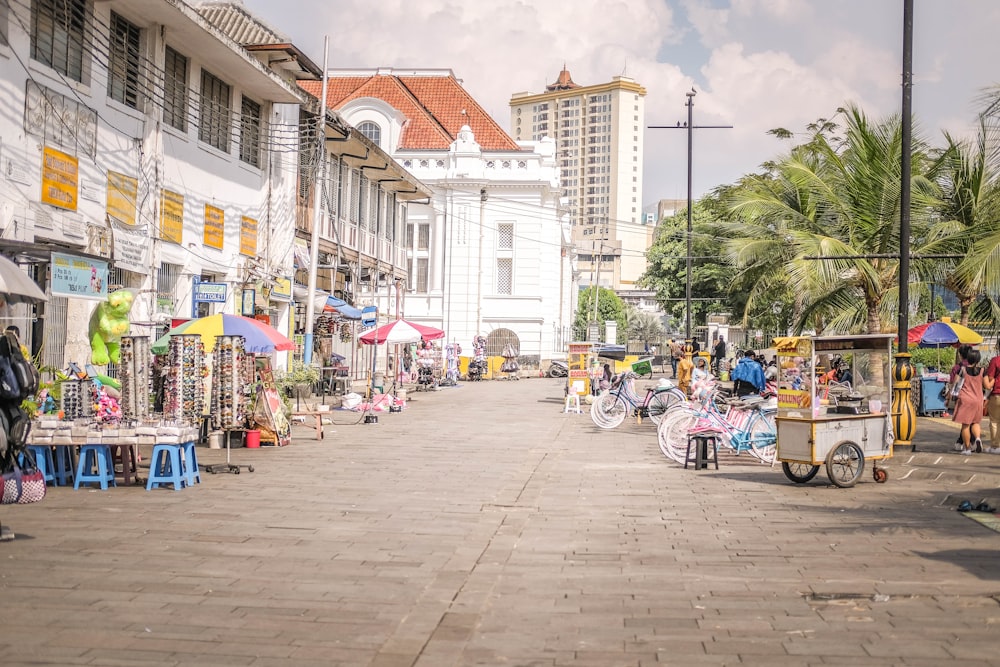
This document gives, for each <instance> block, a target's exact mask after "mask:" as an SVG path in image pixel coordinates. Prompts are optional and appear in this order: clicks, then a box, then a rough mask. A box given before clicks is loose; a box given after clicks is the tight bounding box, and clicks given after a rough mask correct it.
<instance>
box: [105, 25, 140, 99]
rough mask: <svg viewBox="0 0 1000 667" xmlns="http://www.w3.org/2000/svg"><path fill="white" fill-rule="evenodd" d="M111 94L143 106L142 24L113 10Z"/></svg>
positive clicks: (109, 54)
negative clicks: (140, 102)
mask: <svg viewBox="0 0 1000 667" xmlns="http://www.w3.org/2000/svg"><path fill="white" fill-rule="evenodd" d="M108 97H110V98H111V99H113V100H117V101H118V102H121V103H122V104H124V105H125V106H127V107H132V108H133V109H137V108H139V27H138V26H135V25H133V24H131V23H129V22H128V21H126V20H125V19H123V18H122V17H121V16H118V14H115V13H114V12H111V35H110V38H109V42H108Z"/></svg>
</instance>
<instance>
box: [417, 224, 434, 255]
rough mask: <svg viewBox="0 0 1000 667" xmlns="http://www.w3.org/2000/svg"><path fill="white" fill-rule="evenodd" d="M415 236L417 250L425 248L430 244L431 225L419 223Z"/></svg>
mask: <svg viewBox="0 0 1000 667" xmlns="http://www.w3.org/2000/svg"><path fill="white" fill-rule="evenodd" d="M418 231H419V235H418V236H417V250H427V249H428V248H429V247H430V245H431V226H430V225H420V227H419V230H418Z"/></svg>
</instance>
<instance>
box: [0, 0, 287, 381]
mask: <svg viewBox="0 0 1000 667" xmlns="http://www.w3.org/2000/svg"><path fill="white" fill-rule="evenodd" d="M0 34H2V36H3V37H2V39H0V99H2V100H3V101H2V103H0V104H2V105H3V113H2V114H0V137H2V139H0V166H2V171H0V230H2V232H0V250H2V251H3V252H4V253H5V254H8V255H9V256H12V257H14V258H15V259H16V260H17V261H18V262H19V263H20V264H21V265H23V266H24V267H25V268H26V270H28V271H29V272H30V273H32V274H33V275H34V277H35V278H36V280H37V281H38V282H39V284H41V285H42V286H43V287H44V288H45V289H46V290H47V291H48V293H49V294H50V300H49V301H48V303H46V304H43V305H40V306H37V307H32V308H30V309H29V308H26V307H24V306H17V307H16V308H15V307H6V306H5V307H4V310H3V312H2V313H0V317H3V319H4V320H6V321H7V322H8V323H21V329H22V332H26V329H27V331H30V335H29V336H26V337H28V338H30V339H31V343H32V348H33V351H34V352H38V351H41V352H42V361H43V363H44V364H45V365H48V366H52V367H55V368H64V367H65V366H66V364H67V363H68V362H70V361H76V362H85V361H88V360H89V358H90V349H89V341H88V339H87V331H88V321H89V317H90V314H91V312H92V311H93V309H94V307H95V305H96V303H98V301H99V300H100V299H102V298H103V296H104V295H106V294H107V292H108V290H109V289H112V290H113V289H115V288H128V289H131V290H133V291H134V292H135V294H136V300H135V305H134V306H133V309H132V313H131V320H132V322H133V326H132V333H133V334H135V335H150V336H155V335H156V334H157V333H159V332H160V331H162V330H164V329H165V328H166V326H168V325H169V324H170V321H171V319H173V318H180V319H187V318H191V317H195V316H200V315H206V314H211V313H214V312H228V313H239V312H246V311H247V310H252V311H253V312H254V313H255V314H259V315H265V316H267V317H268V318H269V320H270V321H271V322H272V324H274V325H275V326H277V327H278V328H279V329H282V328H287V324H288V321H289V317H290V311H291V294H290V289H287V288H288V284H289V281H288V278H290V277H291V274H292V245H293V243H292V239H293V237H294V230H295V202H296V196H297V195H296V187H297V174H296V165H297V159H298V155H297V153H298V147H299V129H298V128H299V119H298V106H299V105H300V104H301V103H302V102H303V100H305V99H307V98H306V96H305V95H303V93H302V91H301V89H299V88H298V87H297V86H296V85H295V84H294V83H293V79H295V78H299V76H298V75H296V76H293V77H290V76H289V75H288V73H287V72H279V71H277V70H276V69H274V68H272V67H271V66H270V64H269V62H268V59H267V58H266V56H265V57H257V56H255V55H254V54H252V53H250V52H249V51H247V50H246V49H244V48H242V47H241V46H240V45H239V44H237V43H235V42H234V41H233V40H232V39H231V38H230V37H228V36H227V35H226V34H225V33H223V32H222V31H220V30H219V29H218V28H217V27H216V26H214V25H213V24H212V23H211V22H209V21H207V20H206V19H205V18H204V17H203V16H202V15H201V14H199V13H198V11H197V10H196V9H195V8H194V7H192V6H191V5H188V4H186V3H184V2H182V1H180V0H111V1H107V2H95V1H94V0H61V1H60V2H51V1H45V0H25V2H11V3H3V4H2V6H0ZM283 66H287V65H283ZM295 66H296V67H300V66H301V63H297V64H295ZM208 286H210V287H208ZM18 309H22V310H20V311H19V310H18Z"/></svg>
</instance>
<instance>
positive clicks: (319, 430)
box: [292, 412, 328, 440]
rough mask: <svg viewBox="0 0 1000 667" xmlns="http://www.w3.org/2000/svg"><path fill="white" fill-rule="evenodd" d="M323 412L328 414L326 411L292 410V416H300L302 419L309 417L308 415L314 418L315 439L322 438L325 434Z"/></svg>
mask: <svg viewBox="0 0 1000 667" xmlns="http://www.w3.org/2000/svg"><path fill="white" fill-rule="evenodd" d="M325 414H328V413H326V412H293V413H292V417H293V418H295V417H302V420H303V421H305V420H307V419H309V418H310V417H312V418H315V420H316V439H317V440H322V439H323V436H324V435H326V434H325V433H323V415H325Z"/></svg>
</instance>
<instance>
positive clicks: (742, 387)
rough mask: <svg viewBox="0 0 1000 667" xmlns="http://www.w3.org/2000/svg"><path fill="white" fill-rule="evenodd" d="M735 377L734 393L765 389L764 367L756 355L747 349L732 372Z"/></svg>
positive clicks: (749, 392)
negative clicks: (758, 361)
mask: <svg viewBox="0 0 1000 667" xmlns="http://www.w3.org/2000/svg"><path fill="white" fill-rule="evenodd" d="M730 377H731V378H732V379H733V393H735V394H736V395H737V396H747V395H749V394H759V393H760V392H761V390H762V389H764V384H765V380H764V369H763V368H761V366H760V364H759V363H757V359H756V355H755V354H754V353H753V352H752V351H747V352H746V354H744V355H743V358H742V359H740V361H739V363H738V364H736V368H734V369H733V370H732V372H731V373H730Z"/></svg>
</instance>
